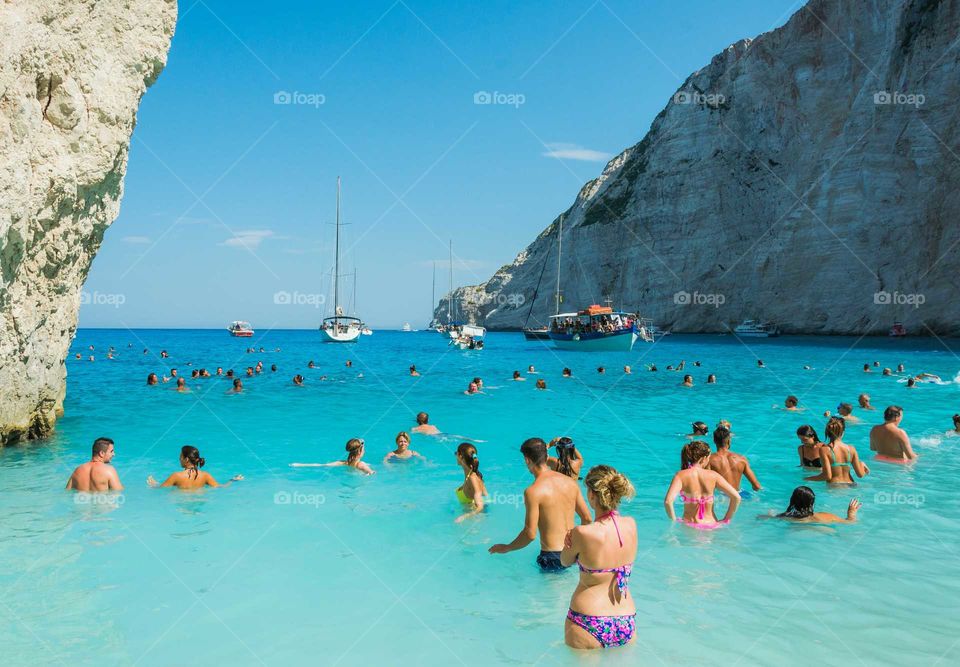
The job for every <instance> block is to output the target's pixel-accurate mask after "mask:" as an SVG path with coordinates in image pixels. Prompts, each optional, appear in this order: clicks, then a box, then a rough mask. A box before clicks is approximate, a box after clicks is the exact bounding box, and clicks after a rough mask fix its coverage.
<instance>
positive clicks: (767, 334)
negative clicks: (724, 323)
mask: <svg viewBox="0 0 960 667" xmlns="http://www.w3.org/2000/svg"><path fill="white" fill-rule="evenodd" d="M733 333H734V334H736V335H737V336H740V337H744V338H775V337H777V336H779V335H780V331H779V330H778V329H777V326H776V325H775V324H771V323H770V322H761V321H760V320H744V321H743V322H742V323H741V324H740V325H739V326H738V327H737V328H736V329H734V330H733Z"/></svg>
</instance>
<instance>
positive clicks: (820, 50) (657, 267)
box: [436, 0, 960, 335]
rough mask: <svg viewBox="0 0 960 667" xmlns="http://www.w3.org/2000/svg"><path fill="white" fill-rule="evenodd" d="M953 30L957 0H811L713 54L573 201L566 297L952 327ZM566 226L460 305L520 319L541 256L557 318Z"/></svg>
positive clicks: (958, 146)
mask: <svg viewBox="0 0 960 667" xmlns="http://www.w3.org/2000/svg"><path fill="white" fill-rule="evenodd" d="M958 34H960V2H957V1H956V0H861V1H858V2H838V1H837V0H811V1H810V2H808V3H807V4H806V5H805V6H804V7H802V8H800V9H799V10H798V11H797V12H796V13H795V14H794V15H793V16H792V17H791V18H790V19H789V20H788V21H787V23H786V24H785V25H783V26H782V27H780V28H778V29H776V30H773V31H771V32H769V33H765V34H763V35H760V36H759V37H757V38H756V39H754V40H744V41H741V42H738V43H736V44H733V45H732V46H730V47H728V48H727V49H725V50H724V51H723V52H721V53H719V54H718V55H716V56H715V57H714V58H713V60H712V62H710V64H709V65H707V66H706V67H704V68H703V69H701V70H700V71H697V72H694V73H693V74H692V75H690V77H689V78H688V79H687V80H686V81H685V82H684V83H683V84H682V85H681V87H680V88H679V90H678V91H677V94H676V95H674V96H673V98H671V100H670V101H669V103H668V104H667V106H666V108H665V109H664V110H663V111H662V112H661V113H660V114H659V115H658V116H657V118H656V119H655V120H654V121H653V123H652V125H651V128H650V131H649V132H648V133H647V135H646V136H645V137H644V138H643V140H642V141H641V142H640V143H638V144H636V145H635V146H632V147H630V148H628V149H626V150H625V151H624V152H623V153H621V154H620V155H618V156H617V157H615V158H614V159H613V160H612V161H611V162H610V163H609V164H608V165H607V166H606V168H605V169H604V171H603V173H602V174H601V175H600V176H599V177H598V178H597V179H596V180H594V181H591V182H589V183H587V184H586V185H585V186H584V187H583V188H582V190H581V191H580V193H579V194H578V196H577V198H576V200H575V201H574V203H573V205H572V206H571V207H570V208H569V209H568V210H567V211H566V212H565V219H564V225H563V249H564V257H563V270H562V284H563V297H564V309H576V308H583V307H586V306H587V305H589V304H591V303H598V302H602V301H603V300H604V299H606V298H610V299H612V300H613V302H614V304H615V305H617V306H622V307H624V308H626V309H630V310H633V309H640V311H641V312H642V314H643V315H644V316H649V317H652V318H653V319H654V320H655V321H656V323H657V324H658V325H659V326H660V327H661V328H664V329H672V330H674V331H688V332H696V331H727V330H728V327H733V326H735V325H736V324H737V323H738V322H740V321H742V320H743V319H747V318H763V319H768V320H772V321H775V322H777V323H779V324H780V326H781V328H782V329H784V330H785V331H786V332H792V333H834V334H860V333H871V334H877V333H883V332H885V331H886V330H887V329H888V328H889V327H890V325H891V324H892V323H893V322H894V321H895V320H901V321H903V323H904V324H905V325H906V327H907V328H908V330H909V331H910V332H911V333H915V334H921V335H923V334H927V335H930V334H933V333H936V334H938V335H940V334H949V335H960V299H956V298H954V297H955V294H956V280H957V278H956V276H957V273H958V268H960V224H958V223H957V218H958V215H960V207H958V204H960V187H958V185H960V128H958V124H960V112H958V109H960V106H958V103H960V76H958V74H960V66H958V65H960V48H957V47H956V44H955V40H956V38H957V35H958ZM628 83H629V80H628V79H626V80H625V84H628ZM598 113H602V112H601V111H599V110H598ZM556 236H557V224H556V220H554V221H553V223H552V224H551V225H550V226H548V227H547V228H546V229H545V230H544V231H543V232H542V233H541V234H540V235H539V236H538V237H537V239H535V240H534V241H533V243H531V244H530V246H529V247H527V248H526V249H524V250H523V251H522V252H521V253H520V254H519V255H518V256H517V258H516V259H515V260H514V262H513V263H512V264H510V265H507V266H504V267H503V268H501V269H500V270H499V271H497V272H496V274H495V275H494V276H493V277H492V278H490V280H488V281H487V282H486V283H483V284H481V285H478V286H472V287H468V288H462V289H460V290H457V291H455V293H454V295H453V298H454V307H455V310H456V311H457V312H460V313H462V314H463V315H464V316H465V317H469V318H471V319H474V320H476V321H478V322H483V323H485V324H486V325H487V326H488V327H490V328H493V329H497V328H501V329H507V328H516V327H520V326H522V325H523V324H524V321H525V319H526V317H527V311H528V308H529V306H530V300H531V298H532V297H533V293H534V290H535V288H536V285H537V281H538V278H539V276H540V274H541V270H543V279H542V284H541V286H540V295H539V297H538V299H537V302H536V304H535V305H534V308H533V317H532V318H531V321H530V322H531V325H533V324H542V323H545V322H546V318H547V316H548V315H549V314H552V313H553V307H554V306H553V303H554V302H553V284H554V281H555V280H556V269H555V262H556V245H557V244H556V241H557V238H556ZM544 265H545V266H546V268H545V269H543V267H544ZM521 297H522V298H521ZM721 301H722V303H719V302H721ZM446 309H447V305H446V300H443V301H441V302H440V304H439V306H438V307H437V310H436V313H437V315H438V316H439V315H441V314H443V313H445V312H446Z"/></svg>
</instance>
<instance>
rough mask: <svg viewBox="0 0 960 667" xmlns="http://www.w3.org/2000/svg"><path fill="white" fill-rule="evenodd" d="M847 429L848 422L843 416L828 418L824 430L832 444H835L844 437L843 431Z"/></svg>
mask: <svg viewBox="0 0 960 667" xmlns="http://www.w3.org/2000/svg"><path fill="white" fill-rule="evenodd" d="M846 429H847V422H846V421H845V420H844V418H843V417H830V419H828V420H827V425H826V427H825V428H824V429H823V432H824V433H825V434H826V436H827V440H829V441H830V444H833V443H834V442H836V441H837V440H839V439H840V438H842V437H843V432H844V431H845V430H846Z"/></svg>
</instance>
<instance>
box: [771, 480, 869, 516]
mask: <svg viewBox="0 0 960 667" xmlns="http://www.w3.org/2000/svg"><path fill="white" fill-rule="evenodd" d="M816 499H817V497H816V495H814V493H813V489H811V488H810V487H809V486H798V487H797V488H795V489H794V490H793V494H792V495H791V496H790V505H789V506H788V507H787V511H786V512H781V513H780V514H761V515H760V516H759V517H758V518H760V519H784V520H786V521H796V522H797V523H854V522H856V520H857V511H858V510H859V509H860V507H861V503H860V501H859V500H858V499H856V498H854V499H853V500H851V501H850V504H849V505H848V506H847V518H846V519H844V518H842V517H839V516H837V515H836V514H831V513H830V512H815V511H814V509H813V504H814V502H815V501H816Z"/></svg>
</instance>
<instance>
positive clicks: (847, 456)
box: [806, 417, 870, 484]
mask: <svg viewBox="0 0 960 667" xmlns="http://www.w3.org/2000/svg"><path fill="white" fill-rule="evenodd" d="M845 430H846V424H845V422H844V420H843V417H831V418H830V420H829V421H828V422H827V426H826V428H825V429H824V432H825V433H826V434H827V441H828V442H827V444H826V445H824V446H823V447H821V448H820V468H821V472H820V474H819V475H816V476H814V477H807V478H806V480H807V481H808V482H826V483H827V484H855V483H856V482H854V480H853V476H852V475H851V471H853V472H854V473H856V475H857V477H864V476H865V475H868V474H869V473H870V469H869V468H868V467H867V466H865V465H864V464H863V461H861V460H860V456H859V455H858V454H857V450H856V449H855V448H853V447H851V446H850V445H848V444H846V443H845V442H844V441H843V434H844V431H845Z"/></svg>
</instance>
